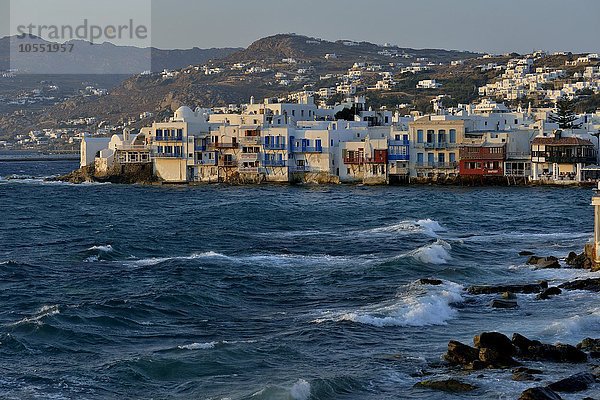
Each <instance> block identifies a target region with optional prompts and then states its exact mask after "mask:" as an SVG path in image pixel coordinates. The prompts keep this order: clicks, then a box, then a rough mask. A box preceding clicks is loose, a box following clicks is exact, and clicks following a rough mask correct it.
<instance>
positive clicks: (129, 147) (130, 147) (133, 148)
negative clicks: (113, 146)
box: [117, 144, 150, 151]
mask: <svg viewBox="0 0 600 400" xmlns="http://www.w3.org/2000/svg"><path fill="white" fill-rule="evenodd" d="M117 151H150V148H149V147H147V146H145V145H143V144H135V145H134V144H124V145H121V146H119V147H117Z"/></svg>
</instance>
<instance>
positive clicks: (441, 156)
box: [438, 153, 446, 163]
mask: <svg viewBox="0 0 600 400" xmlns="http://www.w3.org/2000/svg"><path fill="white" fill-rule="evenodd" d="M438 162H439V163H445V162H446V155H445V154H444V153H439V154H438Z"/></svg>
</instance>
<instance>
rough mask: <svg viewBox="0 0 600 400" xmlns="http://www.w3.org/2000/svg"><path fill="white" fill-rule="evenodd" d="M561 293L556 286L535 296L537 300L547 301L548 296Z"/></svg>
mask: <svg viewBox="0 0 600 400" xmlns="http://www.w3.org/2000/svg"><path fill="white" fill-rule="evenodd" d="M561 293H562V290H560V289H559V288H557V287H556V286H553V287H550V288H548V289H546V290H544V291H543V292H542V293H540V294H538V295H537V297H536V298H537V299H538V300H548V299H549V298H550V296H557V295H559V294H561Z"/></svg>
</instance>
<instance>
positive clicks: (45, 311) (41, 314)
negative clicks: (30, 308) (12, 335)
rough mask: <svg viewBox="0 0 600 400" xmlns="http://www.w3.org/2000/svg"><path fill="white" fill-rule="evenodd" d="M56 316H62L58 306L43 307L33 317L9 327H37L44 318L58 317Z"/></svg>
mask: <svg viewBox="0 0 600 400" xmlns="http://www.w3.org/2000/svg"><path fill="white" fill-rule="evenodd" d="M56 314H60V309H59V308H58V305H51V306H42V307H41V308H40V309H39V310H37V311H36V312H35V313H34V315H32V316H31V317H25V318H23V319H21V320H19V321H17V322H13V323H12V324H9V325H10V326H16V325H22V324H28V323H34V324H36V325H41V324H42V321H41V320H42V318H45V317H50V316H52V315H56Z"/></svg>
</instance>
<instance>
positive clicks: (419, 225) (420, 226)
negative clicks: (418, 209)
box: [367, 218, 446, 237]
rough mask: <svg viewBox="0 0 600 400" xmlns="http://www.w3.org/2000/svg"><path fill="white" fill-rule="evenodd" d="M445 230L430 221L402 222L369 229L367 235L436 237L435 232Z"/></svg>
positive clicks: (433, 221)
mask: <svg viewBox="0 0 600 400" xmlns="http://www.w3.org/2000/svg"><path fill="white" fill-rule="evenodd" d="M445 230H446V229H445V228H444V227H442V226H441V225H440V224H439V222H437V221H435V220H432V219H429V218H428V219H420V220H418V221H402V222H399V223H397V224H393V225H388V226H382V227H380V228H374V229H369V230H368V231H367V232H369V233H401V234H410V233H423V234H425V235H428V236H432V237H437V232H443V231H445Z"/></svg>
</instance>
